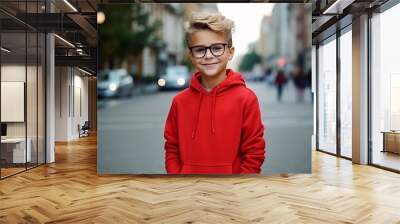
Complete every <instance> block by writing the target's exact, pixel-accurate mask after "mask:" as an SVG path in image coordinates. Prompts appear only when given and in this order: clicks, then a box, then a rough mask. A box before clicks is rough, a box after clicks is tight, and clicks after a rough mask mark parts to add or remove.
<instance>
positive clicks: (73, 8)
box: [64, 0, 78, 12]
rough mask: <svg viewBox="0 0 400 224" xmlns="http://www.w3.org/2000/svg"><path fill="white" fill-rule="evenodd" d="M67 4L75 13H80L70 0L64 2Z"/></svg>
mask: <svg viewBox="0 0 400 224" xmlns="http://www.w3.org/2000/svg"><path fill="white" fill-rule="evenodd" d="M64 2H65V4H67V5H68V6H69V7H70V8H71V9H72V10H73V11H74V12H78V10H77V9H76V8H75V7H74V6H73V5H72V4H71V3H69V1H68V0H64Z"/></svg>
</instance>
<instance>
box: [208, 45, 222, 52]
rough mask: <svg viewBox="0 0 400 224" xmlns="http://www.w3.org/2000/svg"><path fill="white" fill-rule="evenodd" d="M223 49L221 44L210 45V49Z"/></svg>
mask: <svg viewBox="0 0 400 224" xmlns="http://www.w3.org/2000/svg"><path fill="white" fill-rule="evenodd" d="M222 49H223V46H222V45H214V46H212V47H211V50H212V51H214V52H215V51H221V50H222Z"/></svg>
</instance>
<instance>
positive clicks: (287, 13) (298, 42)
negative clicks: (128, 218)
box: [257, 4, 311, 70]
mask: <svg viewBox="0 0 400 224" xmlns="http://www.w3.org/2000/svg"><path fill="white" fill-rule="evenodd" d="M310 21H311V7H308V6H307V5H303V4H276V5H275V6H274V8H273V10H272V14H271V16H265V17H264V18H263V20H262V23H261V27H260V38H259V40H258V43H257V53H258V54H259V55H261V56H262V58H263V63H262V64H263V67H264V68H267V67H269V68H274V67H277V63H278V62H279V64H281V65H285V66H286V69H288V70H291V69H292V67H293V66H294V65H300V66H301V67H305V68H306V69H307V68H310V67H311V65H310V63H309V61H310V60H311V59H310V53H309V51H310V50H311V25H310ZM307 59H310V60H307Z"/></svg>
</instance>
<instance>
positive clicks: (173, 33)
mask: <svg viewBox="0 0 400 224" xmlns="http://www.w3.org/2000/svg"><path fill="white" fill-rule="evenodd" d="M143 6H144V7H145V9H146V10H147V11H148V12H149V13H150V21H151V22H155V21H160V22H161V29H159V30H158V31H157V36H158V37H159V38H160V39H161V40H162V41H163V44H164V47H162V48H161V49H160V46H154V47H151V46H149V47H146V48H145V49H144V50H143V53H142V70H141V74H142V76H154V75H156V76H158V75H160V73H162V72H163V71H164V70H165V68H166V67H167V66H169V65H176V64H180V63H181V61H182V59H183V54H184V46H183V42H184V30H183V12H184V11H183V6H182V4H179V3H165V4H143Z"/></svg>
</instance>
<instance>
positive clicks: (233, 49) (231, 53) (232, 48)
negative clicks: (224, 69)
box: [229, 47, 235, 60]
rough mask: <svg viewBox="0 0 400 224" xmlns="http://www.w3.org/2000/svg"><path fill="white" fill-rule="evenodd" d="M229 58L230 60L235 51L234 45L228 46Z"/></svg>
mask: <svg viewBox="0 0 400 224" xmlns="http://www.w3.org/2000/svg"><path fill="white" fill-rule="evenodd" d="M229 53H230V54H229V60H232V58H233V55H234V53H235V47H231V48H229Z"/></svg>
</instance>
